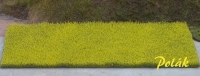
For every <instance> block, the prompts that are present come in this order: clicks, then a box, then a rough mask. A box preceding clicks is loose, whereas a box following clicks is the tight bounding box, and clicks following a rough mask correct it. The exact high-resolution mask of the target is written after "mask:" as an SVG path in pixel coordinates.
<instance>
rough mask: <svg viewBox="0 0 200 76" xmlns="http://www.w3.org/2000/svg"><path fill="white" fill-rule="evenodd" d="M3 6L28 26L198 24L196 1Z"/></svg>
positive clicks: (52, 0)
mask: <svg viewBox="0 0 200 76" xmlns="http://www.w3.org/2000/svg"><path fill="white" fill-rule="evenodd" d="M9 1H10V2H13V3H12V4H9ZM3 4H4V5H3V6H2V7H3V8H2V10H3V11H4V13H7V14H11V15H14V16H15V17H18V18H22V19H28V20H29V22H30V23H37V22H43V21H45V22H66V21H76V22H77V21H78V22H83V21H105V22H107V21H140V22H152V21H153V22H158V21H159V22H160V21H166V22H174V21H186V22H187V23H188V25H189V26H191V27H192V26H199V25H200V0H3Z"/></svg>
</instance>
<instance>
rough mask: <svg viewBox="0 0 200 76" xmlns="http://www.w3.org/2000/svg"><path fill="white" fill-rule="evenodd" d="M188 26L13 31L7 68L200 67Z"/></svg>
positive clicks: (86, 25) (47, 26)
mask: <svg viewBox="0 0 200 76" xmlns="http://www.w3.org/2000/svg"><path fill="white" fill-rule="evenodd" d="M198 66H199V62H198V56H197V51H196V49H195V46H194V42H193V40H192V35H191V33H190V32H189V29H188V27H187V24H186V23H185V22H172V23H167V22H149V23H139V22H107V23H105V22H82V23H77V22H68V23H60V24H59V23H57V24H52V23H40V24H29V25H21V24H15V25H11V26H9V27H8V28H7V31H6V36H5V43H4V50H3V57H2V61H1V67H3V68H9V67H12V68H16V67H46V68H49V67H50V68H51V67H79V68H82V67H100V68H103V67H128V68H130V67H198Z"/></svg>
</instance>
